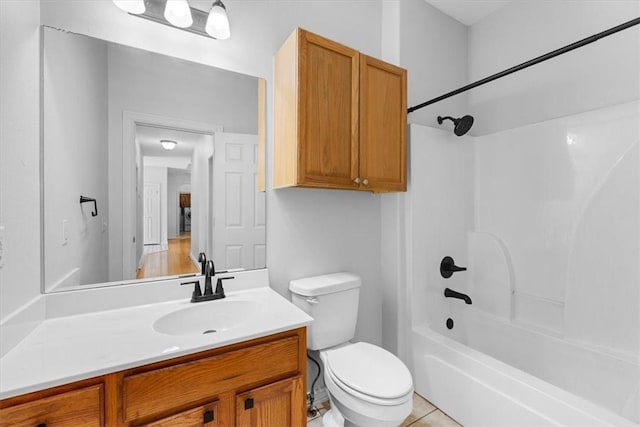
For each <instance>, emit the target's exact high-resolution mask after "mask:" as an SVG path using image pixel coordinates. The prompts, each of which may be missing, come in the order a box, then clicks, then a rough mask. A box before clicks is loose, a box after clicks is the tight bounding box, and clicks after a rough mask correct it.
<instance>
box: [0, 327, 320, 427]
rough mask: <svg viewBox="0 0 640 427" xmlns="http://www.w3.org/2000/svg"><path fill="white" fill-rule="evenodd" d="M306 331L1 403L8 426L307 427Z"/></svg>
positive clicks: (2, 424)
mask: <svg viewBox="0 0 640 427" xmlns="http://www.w3.org/2000/svg"><path fill="white" fill-rule="evenodd" d="M306 366H307V365H306V329H305V328H298V329H295V330H292V331H287V332H282V333H279V334H275V335H271V336H268V337H263V338H257V339H254V340H251V341H247V342H243V343H238V344H233V345H230V346H226V347H222V348H218V349H212V350H207V351H203V352H200V353H196V354H191V355H187V356H181V357H178V358H175V359H171V360H167V361H162V362H157V363H153V364H150V365H145V366H141V367H137V368H132V369H128V370H125V371H120V372H116V373H113V374H108V375H104V376H100V377H96V378H92V379H88V380H83V381H79V382H77V383H72V384H67V385H64V386H60V387H55V388H53V389H48V390H43V391H39V392H34V393H30V394H26V395H22V396H17V397H13V398H9V399H5V400H2V401H0V427H9V426H12V427H13V426H20V427H23V426H24V427H37V426H41V427H44V426H47V427H58V426H60V427H64V426H69V427H76V426H87V427H94V426H95V427H97V426H153V427H168V426H171V427H181V426H182V427H195V426H205V427H222V426H239V427H244V426H256V427H258V426H264V427H269V426H276V425H278V426H279V425H282V426H285V425H286V426H304V425H305V424H306V393H305V385H306Z"/></svg>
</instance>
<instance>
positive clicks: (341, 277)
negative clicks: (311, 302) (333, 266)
mask: <svg viewBox="0 0 640 427" xmlns="http://www.w3.org/2000/svg"><path fill="white" fill-rule="evenodd" d="M361 284H362V281H361V280H360V278H359V277H358V276H356V275H355V274H352V273H347V272H341V273H333V274H323V275H322V276H314V277H306V278H304V279H296V280H292V281H290V282H289V290H290V291H291V292H293V293H294V294H297V295H302V296H306V297H313V296H318V295H326V294H332V293H334V292H340V291H346V290H348V289H353V288H359V287H360V285H361Z"/></svg>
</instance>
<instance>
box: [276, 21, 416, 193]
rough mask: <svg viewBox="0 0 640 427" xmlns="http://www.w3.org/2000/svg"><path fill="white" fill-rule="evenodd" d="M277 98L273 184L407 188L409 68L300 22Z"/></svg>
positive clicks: (281, 63)
mask: <svg viewBox="0 0 640 427" xmlns="http://www.w3.org/2000/svg"><path fill="white" fill-rule="evenodd" d="M274 100H275V108H274V138H275V141H274V172H273V186H274V187H275V188H280V187H295V186H299V187H318V188H338V189H348V190H364V191H373V192H389V191H406V188H407V183H406V155H407V149H406V126H407V72H406V70H403V69H401V68H399V67H396V66H393V65H391V64H387V63H385V62H383V61H380V60H377V59H374V58H370V57H368V56H366V55H363V54H362V53H359V52H357V51H356V50H354V49H351V48H348V47H346V46H344V45H341V44H339V43H336V42H333V41H331V40H328V39H326V38H324V37H321V36H318V35H316V34H313V33H309V32H307V31H305V30H302V29H300V28H298V29H296V30H295V31H294V32H293V34H292V35H291V36H290V37H289V38H288V39H287V40H286V41H285V42H284V44H283V45H282V47H281V48H280V50H279V51H278V53H277V54H276V57H275V98H274Z"/></svg>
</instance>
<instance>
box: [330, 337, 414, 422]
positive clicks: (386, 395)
mask: <svg viewBox="0 0 640 427" xmlns="http://www.w3.org/2000/svg"><path fill="white" fill-rule="evenodd" d="M320 358H321V360H322V362H323V365H324V381H325V384H326V386H327V389H328V391H329V398H330V400H331V408H332V409H331V410H330V411H329V412H327V413H326V414H325V415H324V417H323V419H322V425H323V426H325V427H338V426H339V427H342V426H370V427H397V426H398V425H400V424H401V423H402V421H404V419H405V418H406V417H407V416H409V414H410V413H411V409H412V408H413V400H412V399H413V381H412V379H411V374H410V372H409V370H408V369H407V368H406V366H405V365H404V364H403V363H402V361H400V359H398V358H397V357H396V356H394V355H393V354H391V353H390V352H388V351H386V350H384V349H382V348H380V347H378V346H375V345H373V344H369V343H365V342H359V343H355V344H347V345H346V346H341V347H339V348H337V349H328V350H322V351H320Z"/></svg>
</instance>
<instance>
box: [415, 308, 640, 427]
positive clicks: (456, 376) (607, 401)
mask: <svg viewBox="0 0 640 427" xmlns="http://www.w3.org/2000/svg"><path fill="white" fill-rule="evenodd" d="M456 311H457V312H458V314H457V316H458V319H456V318H455V316H452V317H453V318H454V321H455V325H454V328H453V329H452V330H447V329H446V328H444V326H443V327H442V328H441V329H442V331H441V332H442V333H438V332H436V331H435V330H434V329H432V328H430V327H429V325H427V324H424V325H420V326H418V327H414V328H413V331H412V335H413V336H412V344H413V368H414V380H415V389H416V391H417V392H418V393H419V394H421V395H423V396H424V397H426V398H427V399H429V400H430V401H432V402H433V403H434V404H435V405H437V406H438V407H439V408H440V409H442V410H443V411H444V412H446V413H447V414H448V415H449V416H451V417H452V418H454V419H456V420H457V421H458V422H460V423H461V424H463V425H465V426H467V427H468V426H547V425H556V426H606V425H609V426H638V424H636V423H637V420H638V416H639V414H638V412H639V411H640V408H639V406H640V405H639V403H638V387H639V386H640V385H639V380H640V374H639V372H640V366H639V365H638V364H637V361H636V360H625V359H624V358H621V357H616V356H614V355H608V354H605V353H602V352H598V351H595V350H593V349H588V348H585V347H583V346H582V347H581V346H579V345H577V344H575V343H568V342H566V341H563V340H561V339H558V338H554V337H550V336H549V335H547V334H541V333H537V332H535V331H532V330H529V329H527V328H523V327H521V326H518V325H513V324H511V323H509V322H505V321H501V320H500V319H497V318H492V317H490V316H486V315H484V314H483V313H482V312H480V311H478V310H475V309H473V308H470V307H469V308H468V309H465V310H460V311H458V310H456ZM443 323H444V320H443ZM438 327H439V326H438ZM444 334H446V335H449V336H450V337H455V339H452V338H450V337H447V336H445V335H444ZM457 340H459V341H461V342H463V343H465V344H468V345H469V346H467V345H464V344H462V343H461V342H458V341H457ZM470 346H473V347H476V348H477V349H479V350H481V351H478V350H476V349H474V348H471V347H470ZM488 349H491V350H488ZM494 352H495V353H496V354H495V355H496V357H500V358H501V359H502V360H504V361H506V362H508V363H509V364H507V363H504V362H503V361H500V360H497V359H496V358H494V357H491V356H489V355H488V354H485V353H494ZM519 359H521V360H525V361H528V362H527V363H529V364H530V365H531V366H524V367H523V369H529V372H534V373H535V374H536V375H537V377H536V376H533V375H531V374H528V373H526V372H524V371H522V370H520V369H517V368H515V367H514V366H512V365H515V366H517V365H518V363H516V362H514V360H519ZM537 367H540V368H539V369H538V372H536V368H537ZM541 378H544V379H545V380H546V381H543V380H542V379H541ZM547 381H549V382H547ZM553 381H555V382H556V384H558V385H559V386H561V387H563V388H564V389H563V388H560V387H558V386H556V385H553V384H551V382H553ZM572 389H573V390H572ZM567 390H572V392H571V393H570V392H569V391H567ZM577 392H580V393H582V397H579V396H577V395H576V394H574V393H577ZM585 394H586V395H585ZM587 399H590V400H591V401H589V400H587ZM592 402H597V404H595V403H592Z"/></svg>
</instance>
